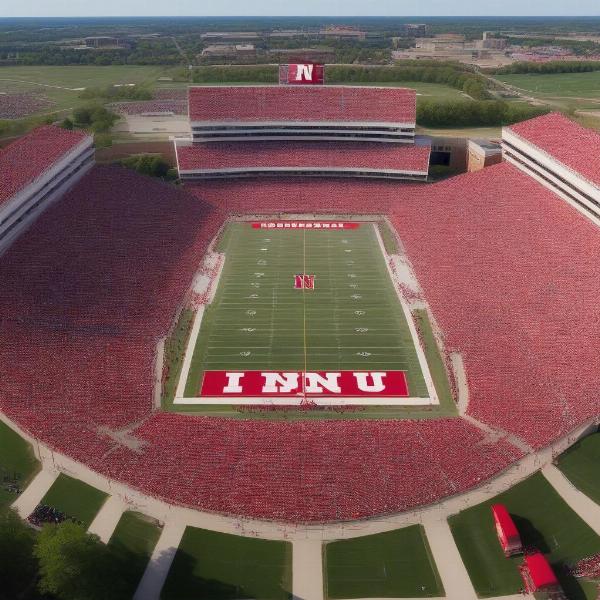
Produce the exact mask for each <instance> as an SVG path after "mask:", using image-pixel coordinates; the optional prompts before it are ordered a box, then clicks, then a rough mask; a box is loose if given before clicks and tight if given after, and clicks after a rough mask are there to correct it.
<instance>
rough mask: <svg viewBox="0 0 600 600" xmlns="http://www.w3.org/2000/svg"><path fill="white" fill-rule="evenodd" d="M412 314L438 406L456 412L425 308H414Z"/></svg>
mask: <svg viewBox="0 0 600 600" xmlns="http://www.w3.org/2000/svg"><path fill="white" fill-rule="evenodd" d="M414 315H415V316H416V321H417V327H418V329H419V331H420V332H421V339H422V340H423V344H424V351H425V357H426V358H427V364H428V365H429V371H430V372H431V377H432V379H433V385H434V386H435V391H436V392H437V394H438V398H439V400H440V406H442V407H444V408H445V409H446V410H447V413H448V414H452V412H453V411H454V412H455V413H456V404H455V403H454V399H453V398H452V390H451V388H450V382H449V381H448V374H447V373H446V368H445V366H444V361H443V360H442V355H441V353H440V349H439V348H438V345H437V343H436V341H435V336H434V335H433V329H432V328H431V322H430V321H429V316H428V315H427V311H426V310H415V311H414Z"/></svg>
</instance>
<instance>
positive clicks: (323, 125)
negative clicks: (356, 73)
mask: <svg viewBox="0 0 600 600" xmlns="http://www.w3.org/2000/svg"><path fill="white" fill-rule="evenodd" d="M189 116H190V123H191V128H192V135H193V138H194V141H224V140H230V141H231V140H247V139H257V138H259V139H279V140H280V139H286V140H290V139H303V140H306V139H321V140H323V139H329V140H348V139H362V140H369V141H380V142H407V143H411V142H412V141H413V139H414V130H415V121H416V93H415V91H414V90H410V89H404V88H378V87H350V86H289V87H288V86H235V93H232V87H231V86H202V87H191V88H190V90H189Z"/></svg>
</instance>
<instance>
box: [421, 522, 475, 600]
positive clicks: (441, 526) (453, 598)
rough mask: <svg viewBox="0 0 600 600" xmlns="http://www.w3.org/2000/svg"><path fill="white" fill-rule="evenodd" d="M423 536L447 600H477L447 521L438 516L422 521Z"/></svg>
mask: <svg viewBox="0 0 600 600" xmlns="http://www.w3.org/2000/svg"><path fill="white" fill-rule="evenodd" d="M423 526H424V527H425V535H426V536H427V540H428V542H429V546H430V548H431V553H432V555H433V561H434V563H435V564H436V565H437V568H438V572H439V574H440V578H441V579H442V584H443V585H444V590H445V591H446V598H447V599H448V600H477V594H476V593H475V590H474V588H473V584H472V583H471V579H470V577H469V574H468V573H467V569H466V568H465V565H464V563H463V561H462V558H461V556H460V553H459V551H458V548H457V546H456V543H455V542H454V537H453V536H452V532H451V531H450V526H449V525H448V521H447V520H446V519H445V518H444V517H442V516H440V515H435V514H434V515H431V516H430V517H428V518H426V519H424V520H423Z"/></svg>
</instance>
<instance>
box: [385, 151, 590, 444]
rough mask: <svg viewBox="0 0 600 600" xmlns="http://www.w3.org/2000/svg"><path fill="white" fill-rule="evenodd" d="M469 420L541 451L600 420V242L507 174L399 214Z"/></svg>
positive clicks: (453, 183)
mask: <svg viewBox="0 0 600 600" xmlns="http://www.w3.org/2000/svg"><path fill="white" fill-rule="evenodd" d="M392 221H393V223H394V225H395V227H396V229H397V230H398V232H399V234H400V237H401V239H402V243H403V245H404V247H405V249H406V252H407V254H408V256H409V257H410V259H411V262H412V265H413V267H414V269H415V272H416V275H417V279H418V280H419V283H420V285H421V286H422V288H423V290H424V297H425V298H426V299H427V301H428V302H429V305H430V307H431V309H432V312H433V315H435V318H436V320H437V322H438V323H439V325H440V328H441V330H442V331H443V333H444V336H445V344H446V349H447V350H450V351H452V350H456V351H459V352H461V353H462V355H463V359H464V364H465V368H466V373H467V378H468V383H469V393H470V403H469V413H470V414H471V415H472V416H474V417H476V418H478V419H480V420H482V421H484V422H486V423H489V424H490V425H494V426H496V427H498V428H501V429H504V430H506V431H510V432H513V433H515V434H517V435H519V436H521V437H522V438H523V439H524V440H526V441H527V442H528V443H529V444H530V445H532V446H534V447H536V448H539V447H541V446H544V445H546V444H548V443H549V442H550V441H551V440H553V439H555V438H556V437H559V436H560V435H561V434H566V433H567V432H569V431H570V430H572V429H573V428H574V427H575V426H576V425H578V424H580V423H582V422H583V421H585V420H586V419H588V418H591V417H593V416H595V415H598V414H600V396H599V395H598V390H600V337H599V336H598V335H597V325H598V323H600V303H598V298H599V297H600V263H599V262H598V260H597V257H598V256H599V255H600V234H599V232H598V228H597V227H596V226H595V225H594V224H593V223H592V222H591V221H589V220H588V219H587V218H586V217H584V216H583V215H581V214H580V213H579V212H577V211H576V210H575V209H573V208H572V207H570V206H569V205H568V204H567V203H566V202H564V201H563V200H562V199H560V198H559V197H557V196H555V195H554V194H553V193H551V192H550V191H548V190H546V189H545V188H543V187H542V186H541V185H539V184H538V183H536V182H535V181H534V180H533V179H531V178H530V177H528V176H527V175H525V174H523V173H521V172H520V171H518V170H517V169H516V168H514V167H512V166H511V165H509V164H507V163H504V164H501V165H498V166H495V167H490V168H488V169H485V170H484V171H482V172H480V173H475V174H470V175H464V176H462V177H458V178H455V179H450V180H448V181H446V182H443V183H440V184H437V185H435V186H434V187H433V188H432V187H417V188H415V189H414V192H413V193H412V194H411V195H410V196H407V197H406V198H405V199H402V200H399V201H398V202H397V203H396V204H395V205H394V207H393V209H392Z"/></svg>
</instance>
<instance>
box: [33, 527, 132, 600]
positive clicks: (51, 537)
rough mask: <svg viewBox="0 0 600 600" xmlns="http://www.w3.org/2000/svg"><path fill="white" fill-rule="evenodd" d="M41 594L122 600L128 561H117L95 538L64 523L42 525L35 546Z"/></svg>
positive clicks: (126, 592)
mask: <svg viewBox="0 0 600 600" xmlns="http://www.w3.org/2000/svg"><path fill="white" fill-rule="evenodd" d="M34 552H35V556H36V557H37V558H38V560H39V565H40V584H39V588H40V590H41V591H42V592H45V593H51V594H53V595H55V596H56V597H57V598H59V599H60V600H125V598H127V597H128V595H130V590H129V589H128V587H127V585H126V578H125V577H123V576H122V575H123V574H124V573H126V568H127V561H126V560H124V559H123V560H119V559H118V558H117V557H116V555H115V554H113V553H111V552H110V550H109V549H108V548H107V547H106V546H105V545H104V544H102V543H101V542H100V539H99V538H98V536H96V535H91V534H88V533H86V531H85V530H84V528H83V527H82V526H81V525H78V524H76V523H73V522H71V521H65V522H63V523H61V524H60V525H51V524H49V525H45V526H44V528H43V529H42V532H41V533H40V535H39V537H38V541H37V544H36V545H35V550H34Z"/></svg>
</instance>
